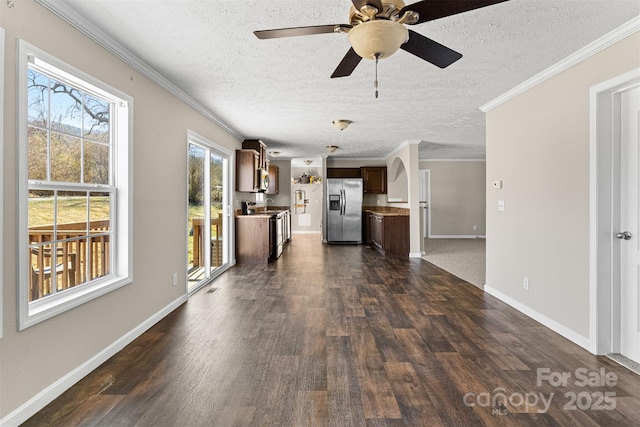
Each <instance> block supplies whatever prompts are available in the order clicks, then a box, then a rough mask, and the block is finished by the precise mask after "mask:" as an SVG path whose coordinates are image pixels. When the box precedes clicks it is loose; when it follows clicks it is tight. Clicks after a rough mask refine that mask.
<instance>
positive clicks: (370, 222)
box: [364, 212, 409, 256]
mask: <svg viewBox="0 0 640 427" xmlns="http://www.w3.org/2000/svg"><path fill="white" fill-rule="evenodd" d="M366 215H367V225H366V229H367V232H368V236H365V238H364V241H365V242H369V243H370V244H371V245H372V246H373V247H374V248H376V249H377V250H378V252H380V253H381V254H382V255H398V256H409V216H408V215H383V214H376V213H372V212H370V213H367V214H366Z"/></svg>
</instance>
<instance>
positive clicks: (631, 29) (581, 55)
mask: <svg viewBox="0 0 640 427" xmlns="http://www.w3.org/2000/svg"><path fill="white" fill-rule="evenodd" d="M638 31H640V16H637V17H635V18H633V19H632V20H630V21H629V22H627V23H625V24H623V25H621V26H620V27H618V28H616V29H615V30H613V31H611V32H610V33H608V34H605V35H604V36H602V37H600V38H599V39H597V40H595V41H594V42H592V43H589V44H588V45H586V46H585V47H583V48H582V49H580V50H578V51H576V52H575V53H572V54H571V55H569V56H567V57H566V58H565V59H563V60H562V61H560V62H558V63H557V64H555V65H553V66H551V67H549V68H547V69H546V70H544V71H542V72H541V73H538V74H536V75H535V76H533V77H531V78H530V79H529V80H527V81H525V82H524V83H521V84H520V85H518V86H516V87H514V88H513V89H511V90H510V91H508V92H506V93H504V94H502V95H500V96H499V97H497V98H495V99H494V100H493V101H489V102H488V103H486V104H484V105H483V106H482V107H480V111H482V112H484V113H486V112H488V111H491V110H493V109H494V108H496V107H498V106H499V105H502V104H504V103H505V102H507V101H509V100H511V99H513V98H515V97H516V96H518V95H520V94H522V93H524V92H526V91H528V90H529V89H532V88H534V87H535V86H538V85H539V84H541V83H543V82H545V81H547V80H549V79H550V78H552V77H555V76H557V75H558V74H560V73H562V72H563V71H566V70H567V69H569V68H571V67H573V66H574V65H576V64H579V63H580V62H582V61H584V60H585V59H588V58H590V57H592V56H593V55H595V54H597V53H598V52H600V51H602V50H604V49H606V48H608V47H609V46H611V45H613V44H615V43H617V42H619V41H620V40H622V39H624V38H625V37H628V36H630V35H631V34H633V33H635V32H638Z"/></svg>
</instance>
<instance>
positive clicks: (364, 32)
mask: <svg viewBox="0 0 640 427" xmlns="http://www.w3.org/2000/svg"><path fill="white" fill-rule="evenodd" d="M348 37H349V43H350V44H351V47H353V50H355V51H356V53H357V54H358V55H359V56H360V57H362V58H364V59H375V61H376V79H375V81H374V82H373V88H374V89H375V97H376V98H378V60H379V59H384V58H388V57H390V56H391V55H393V54H394V53H396V52H397V51H398V49H400V45H402V44H403V43H406V42H407V40H409V30H407V27H405V26H404V25H402V24H400V23H398V22H396V21H388V20H384V19H376V20H371V21H365V22H363V23H361V24H359V25H356V26H355V27H353V28H352V29H351V30H350V31H349V35H348Z"/></svg>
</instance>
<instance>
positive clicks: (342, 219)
mask: <svg viewBox="0 0 640 427" xmlns="http://www.w3.org/2000/svg"><path fill="white" fill-rule="evenodd" d="M327 241H328V242H329V243H362V178H329V179H327Z"/></svg>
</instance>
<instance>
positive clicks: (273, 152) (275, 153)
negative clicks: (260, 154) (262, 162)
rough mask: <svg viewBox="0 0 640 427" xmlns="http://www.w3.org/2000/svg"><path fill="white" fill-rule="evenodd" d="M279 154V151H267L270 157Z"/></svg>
mask: <svg viewBox="0 0 640 427" xmlns="http://www.w3.org/2000/svg"><path fill="white" fill-rule="evenodd" d="M280 154H282V153H280V152H279V151H269V155H270V156H271V157H278V156H279V155H280Z"/></svg>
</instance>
